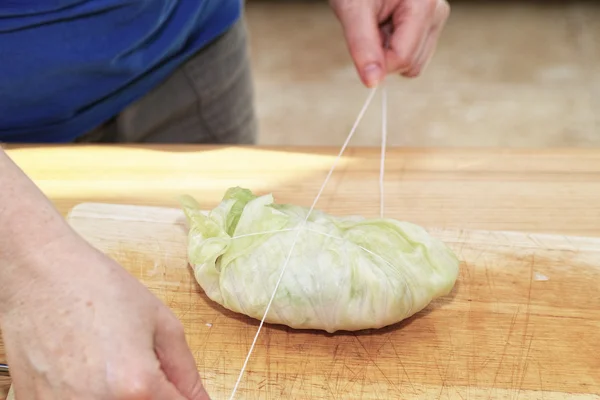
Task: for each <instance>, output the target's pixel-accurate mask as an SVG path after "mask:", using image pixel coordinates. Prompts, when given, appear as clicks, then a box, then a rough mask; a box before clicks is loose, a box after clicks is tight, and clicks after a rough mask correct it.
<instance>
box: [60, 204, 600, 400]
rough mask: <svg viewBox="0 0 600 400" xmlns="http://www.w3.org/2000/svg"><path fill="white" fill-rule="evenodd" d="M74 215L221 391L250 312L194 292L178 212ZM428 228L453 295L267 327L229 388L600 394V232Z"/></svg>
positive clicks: (332, 394)
mask: <svg viewBox="0 0 600 400" xmlns="http://www.w3.org/2000/svg"><path fill="white" fill-rule="evenodd" d="M69 221H70V223H71V224H72V225H73V226H74V227H75V229H76V230H77V231H79V232H80V233H81V234H82V235H83V236H84V237H85V238H86V239H87V240H89V241H90V242H91V243H92V244H93V245H94V246H96V247H98V248H99V249H101V250H102V251H104V252H106V253H107V254H109V255H111V256H112V257H114V258H115V259H116V260H118V261H119V262H120V263H121V264H122V265H124V266H125V267H126V268H127V269H128V270H129V271H130V272H131V273H132V274H134V275H135V276H136V277H138V278H139V279H140V280H141V281H142V282H143V283H144V284H145V285H147V286H148V287H149V288H150V289H151V290H152V291H153V292H154V293H155V294H156V295H157V296H159V297H160V298H161V299H162V300H163V301H164V302H165V303H166V304H167V305H169V306H170V307H171V308H172V309H173V310H175V312H176V313H177V315H178V317H179V318H180V319H181V320H182V321H183V323H184V325H185V327H186V331H187V335H188V340H189V342H190V346H191V348H192V349H193V351H194V355H195V357H196V360H197V362H198V368H199V370H200V372H201V374H202V376H203V377H204V379H205V382H206V386H207V387H208V390H209V392H210V393H211V395H212V396H213V398H214V399H226V398H227V397H228V395H229V393H230V391H231V389H232V388H233V385H234V383H235V379H236V378H237V374H238V373H239V370H240V368H241V366H242V363H243V360H244V357H245V355H246V354H247V351H248V348H249V346H250V344H251V342H252V339H253V335H254V333H255V332H256V329H257V325H258V321H254V320H251V319H249V318H246V317H244V316H241V315H238V314H234V313H232V312H229V311H227V310H225V309H223V308H222V307H220V306H218V305H216V304H215V303H213V302H211V301H210V300H209V299H208V298H207V297H206V296H205V295H204V294H203V293H202V291H201V289H200V288H199V286H198V285H197V284H196V282H195V280H194V279H193V276H192V275H191V270H190V268H189V267H188V265H187V262H186V259H185V256H186V248H185V244H186V225H185V221H184V219H183V215H182V213H181V212H180V211H179V210H176V209H168V208H147V207H138V206H126V205H105V204H82V205H80V206H78V207H76V208H75V209H74V210H73V211H72V213H71V214H70V216H69ZM431 232H432V234H434V235H437V236H439V237H441V238H442V239H443V240H445V241H446V242H447V243H448V244H449V245H450V246H451V247H452V248H453V249H454V250H455V251H456V253H457V255H458V256H459V258H460V259H461V261H462V265H461V273H460V278H459V281H458V283H457V285H456V288H455V290H454V292H453V293H452V294H451V295H450V296H448V297H446V298H443V299H440V300H438V301H435V302H434V303H433V304H431V305H430V307H428V308H427V309H426V310H425V311H424V312H421V313H419V314H418V315H417V316H416V317H414V318H411V319H409V320H407V321H405V322H404V323H400V324H398V325H395V326H391V327H388V328H385V329H382V330H379V331H366V332H359V333H344V334H333V335H329V334H323V333H318V332H311V331H294V330H291V329H286V328H284V327H280V326H267V327H266V328H265V330H264V331H263V332H262V334H261V336H260V338H259V341H258V343H257V346H256V348H255V352H254V356H253V357H252V359H251V361H250V363H249V365H248V372H247V374H246V375H245V377H244V379H243V381H242V389H241V391H240V392H239V395H238V397H237V398H239V399H248V400H258V399H280V398H285V399H323V400H325V399H373V400H374V399H393V398H398V399H399V398H402V399H422V398H436V399H437V398H442V399H447V398H465V399H466V398H469V399H489V398H506V399H514V398H518V399H541V398H553V399H577V398H600V396H598V395H600V357H598V356H597V352H596V350H597V346H598V344H599V343H600V294H599V291H598V288H599V285H600V239H596V238H578V237H567V236H560V235H530V234H524V233H510V232H491V231H469V230H462V231H458V230H431Z"/></svg>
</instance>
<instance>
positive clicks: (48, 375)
mask: <svg viewBox="0 0 600 400" xmlns="http://www.w3.org/2000/svg"><path fill="white" fill-rule="evenodd" d="M18 267H19V268H24V269H27V270H29V271H35V273H34V274H31V273H29V274H23V275H24V276H25V275H27V276H28V279H27V281H26V282H25V281H21V282H19V284H18V285H16V286H15V287H13V288H11V291H12V292H11V296H10V297H9V300H7V301H4V302H3V303H2V304H0V311H1V314H0V324H1V325H0V326H1V328H2V333H3V336H4V342H5V346H6V350H7V358H8V362H9V365H10V370H11V376H12V379H13V388H14V390H15V395H16V398H17V400H19V399H27V400H38V399H39V400H41V399H43V400H59V399H60V400H75V399H77V400H80V399H86V400H100V399H102V400H129V399H131V400H163V399H164V400H209V396H208V394H207V393H206V391H205V390H204V388H203V386H202V383H201V380H200V377H199V375H198V372H197V369H196V364H195V361H194V358H193V356H192V354H191V352H190V350H189V348H188V346H187V343H186V340H185V335H184V332H183V329H182V325H181V324H180V322H179V321H178V320H177V318H176V317H175V315H174V314H172V313H171V311H170V310H169V309H168V308H167V307H166V306H165V305H164V304H163V303H162V302H160V300H159V299H158V298H156V297H155V296H153V295H152V293H151V292H149V291H148V290H147V289H146V288H145V287H144V286H143V285H141V284H140V283H139V282H138V281H137V280H136V279H135V278H134V277H132V276H131V275H129V274H128V273H127V271H125V270H124V269H123V268H122V267H121V266H120V265H118V264H117V263H115V262H114V261H113V260H111V259H110V258H108V257H106V256H105V255H104V254H102V253H100V252H98V251H97V250H95V249H93V248H92V247H91V246H89V245H88V244H87V243H85V242H84V241H83V239H79V238H77V237H69V239H67V240H64V239H61V240H59V241H57V242H55V243H52V244H48V245H47V246H46V247H45V248H43V249H37V251H33V252H30V253H29V256H28V258H27V259H26V260H19V262H18Z"/></svg>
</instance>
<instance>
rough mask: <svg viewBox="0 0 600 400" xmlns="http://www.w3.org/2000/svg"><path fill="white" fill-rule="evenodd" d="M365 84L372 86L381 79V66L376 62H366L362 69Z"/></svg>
mask: <svg viewBox="0 0 600 400" xmlns="http://www.w3.org/2000/svg"><path fill="white" fill-rule="evenodd" d="M363 74H364V78H365V81H366V83H367V86H369V87H374V86H377V84H379V80H380V79H381V67H380V66H379V65H378V64H375V63H373V64H368V65H367V66H366V67H365V68H364V70H363Z"/></svg>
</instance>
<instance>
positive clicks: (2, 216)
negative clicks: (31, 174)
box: [0, 149, 72, 311]
mask: <svg viewBox="0 0 600 400" xmlns="http://www.w3.org/2000/svg"><path fill="white" fill-rule="evenodd" d="M68 235H72V231H71V230H70V228H69V226H68V225H67V224H66V222H65V220H64V219H63V218H62V216H61V215H60V213H58V211H57V210H56V209H55V208H54V206H53V205H52V203H51V202H50V201H49V200H48V199H47V198H46V196H44V194H43V193H42V192H41V191H40V190H39V189H38V188H37V187H36V185H35V184H34V183H33V182H32V181H31V180H30V179H29V178H28V177H27V175H25V173H24V172H23V171H22V170H21V169H20V168H19V167H18V166H17V165H16V164H15V163H14V162H13V161H12V160H11V159H10V158H9V157H8V155H7V154H6V153H5V152H4V151H3V150H2V149H0V311H1V310H2V308H3V306H4V305H6V304H5V303H6V302H7V301H8V299H9V298H10V297H11V296H12V295H13V294H14V292H15V291H18V290H20V288H22V287H23V286H24V285H25V284H26V283H27V281H28V280H31V279H35V276H36V274H37V273H38V272H39V271H33V270H31V268H28V267H25V265H27V264H28V263H27V262H25V260H28V259H30V258H33V257H36V256H39V255H40V254H37V255H36V254H33V253H35V252H44V251H45V250H46V249H47V247H48V245H49V244H50V243H52V242H55V241H57V240H60V239H61V238H63V237H65V236H68Z"/></svg>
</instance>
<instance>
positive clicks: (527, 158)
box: [0, 145, 600, 400]
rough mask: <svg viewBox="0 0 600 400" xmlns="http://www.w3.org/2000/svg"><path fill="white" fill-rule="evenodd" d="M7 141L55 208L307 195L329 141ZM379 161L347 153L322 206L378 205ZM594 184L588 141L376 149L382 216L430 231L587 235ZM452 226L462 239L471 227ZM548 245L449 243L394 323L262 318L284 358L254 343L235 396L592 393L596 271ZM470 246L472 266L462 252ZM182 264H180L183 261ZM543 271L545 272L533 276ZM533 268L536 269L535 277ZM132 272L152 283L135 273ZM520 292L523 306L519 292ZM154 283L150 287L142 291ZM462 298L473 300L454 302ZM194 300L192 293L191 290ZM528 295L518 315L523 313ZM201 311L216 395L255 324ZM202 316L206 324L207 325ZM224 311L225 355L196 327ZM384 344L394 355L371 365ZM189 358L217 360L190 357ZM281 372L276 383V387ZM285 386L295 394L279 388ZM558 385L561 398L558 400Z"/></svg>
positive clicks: (370, 208) (328, 157) (597, 185)
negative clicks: (290, 325)
mask: <svg viewBox="0 0 600 400" xmlns="http://www.w3.org/2000/svg"><path fill="white" fill-rule="evenodd" d="M5 147H6V148H7V149H8V150H7V152H8V154H9V156H11V157H12V158H13V160H15V162H16V163H17V164H18V165H19V166H20V167H21V168H22V169H23V170H24V171H25V172H26V173H27V174H28V175H29V176H30V177H31V178H32V179H33V180H34V182H35V183H36V184H38V186H39V187H40V188H41V189H42V190H43V191H44V193H45V194H46V195H47V196H48V197H49V198H50V199H51V200H52V201H53V202H54V204H55V205H56V206H57V207H58V209H59V210H60V211H61V213H62V214H63V215H66V214H67V213H68V211H69V210H70V209H71V208H72V207H73V206H75V205H76V204H78V203H81V202H85V201H92V202H109V203H122V204H135V205H155V206H175V205H176V200H175V197H176V196H177V195H179V194H181V193H190V194H193V195H194V196H195V197H197V198H198V199H200V200H202V201H203V204H206V205H207V207H214V206H215V205H216V204H217V202H218V200H219V198H220V196H221V195H222V193H223V191H224V190H226V189H227V188H228V187H230V186H233V185H242V186H246V187H249V188H252V189H254V190H257V191H260V192H263V193H264V192H267V191H273V192H274V193H275V195H276V197H277V198H278V199H279V200H280V201H284V202H293V203H296V204H300V205H306V206H308V205H310V202H311V201H312V199H313V198H314V195H315V194H316V192H317V191H318V188H319V185H320V183H321V182H322V180H323V178H324V176H325V174H326V173H327V170H328V168H329V167H330V166H331V162H332V161H333V158H334V156H335V154H336V153H337V151H338V149H337V148H319V147H310V148H264V147H251V148H239V147H227V146H224V147H219V146H172V145H143V146H140V145H130V146H97V145H66V146H65V145H59V146H53V145H42V146H38V145H27V146H20V145H19V146H15V145H11V146H5ZM378 168H379V151H378V149H372V148H350V149H348V152H347V155H346V156H345V157H344V159H343V160H342V161H341V162H340V163H339V165H338V171H337V172H336V173H335V174H334V175H333V177H332V180H331V182H330V184H329V185H328V188H327V189H326V190H325V192H324V195H323V197H322V199H321V201H320V203H319V207H320V208H322V209H325V210H326V211H328V212H332V213H337V214H362V215H365V216H375V215H377V213H378V197H377V179H378ZM599 194H600V151H598V150H597V149H544V150H540V149H535V150H528V149H390V151H389V154H388V157H387V173H386V195H387V203H386V204H387V210H388V211H387V212H388V215H390V216H393V217H396V218H400V219H406V220H410V221H412V222H415V223H418V224H421V225H423V226H425V227H430V228H445V229H447V231H439V232H440V233H441V232H452V231H453V230H457V229H461V228H466V229H472V230H512V231H521V232H537V233H548V234H557V235H576V236H592V237H600V203H599V202H598V201H597V199H598V196H599ZM464 235H465V234H463V239H462V240H463V241H464V240H466V239H465V237H471V235H472V233H469V235H468V236H464ZM510 237H511V238H515V237H516V236H514V235H510ZM556 240H558V239H556V238H555V241H556ZM570 240H571V241H574V243H580V242H581V241H583V242H585V243H591V242H590V241H592V242H594V241H593V240H592V239H570ZM555 241H552V240H549V239H547V238H546V241H543V242H542V243H545V245H544V246H545V247H550V248H552V250H547V249H544V247H543V246H542V247H537V248H534V247H531V248H528V247H527V246H523V247H519V246H515V247H514V248H513V249H512V251H509V250H508V248H509V247H507V245H506V243H505V244H504V245H503V246H504V247H500V248H498V247H496V245H497V243H498V241H496V242H493V243H488V242H489V241H488V242H481V243H482V244H479V245H474V244H469V245H468V246H467V245H465V246H462V250H461V252H462V254H463V256H462V257H463V258H464V260H466V264H464V265H463V269H462V274H461V278H460V281H459V284H458V285H457V289H456V293H455V294H454V295H453V297H451V298H450V300H451V301H445V302H444V301H442V302H440V304H439V305H438V306H436V305H433V306H432V311H431V312H429V313H423V315H421V316H420V317H416V318H414V319H413V320H411V321H410V322H409V323H406V324H403V325H402V326H400V327H394V328H390V329H388V330H382V331H379V332H373V333H370V334H366V335H365V334H361V335H358V336H357V337H356V338H355V337H354V336H353V335H336V336H327V335H315V334H311V333H307V332H295V333H294V334H293V335H285V336H280V335H281V334H283V333H284V332H285V330H283V331H282V330H281V329H276V328H275V327H269V329H267V330H265V333H266V334H265V335H264V336H263V337H262V338H261V340H262V342H261V343H259V346H262V347H263V348H264V346H265V343H270V345H269V346H268V347H269V348H270V349H272V348H274V347H277V348H283V350H282V352H283V353H282V352H280V353H277V354H275V353H272V352H267V353H265V352H260V351H257V353H256V355H255V357H254V358H253V361H252V362H253V363H254V364H253V365H251V372H250V374H249V375H247V376H246V378H247V379H250V380H251V381H249V382H262V383H261V384H256V385H254V386H252V388H253V390H254V392H252V394H251V395H247V394H245V395H246V396H247V397H246V398H249V399H253V398H303V397H302V396H305V397H304V398H306V393H309V394H310V393H311V392H310V391H311V390H314V392H313V393H322V392H326V393H329V397H325V398H348V399H354V398H360V394H361V390H362V389H361V388H365V389H364V391H365V392H367V393H370V394H369V395H370V396H375V397H374V398H377V397H376V396H377V394H378V393H379V394H380V398H385V394H386V392H377V388H382V387H383V386H382V385H384V384H383V383H382V382H387V380H385V379H386V378H384V380H383V381H382V380H381V379H379V380H375V379H376V378H377V376H378V374H385V376H386V377H387V379H389V381H390V382H392V383H393V384H388V385H387V386H388V387H389V388H392V389H390V390H392V392H388V393H391V394H389V397H388V398H400V397H402V398H411V397H410V396H412V397H413V398H418V395H415V394H414V393H415V391H416V392H417V393H419V392H418V391H419V390H421V391H423V392H422V393H426V394H429V395H428V396H427V395H425V394H423V396H422V398H440V397H441V398H461V397H460V396H462V397H463V398H477V397H476V396H479V398H492V399H493V398H506V399H513V398H519V399H524V398H531V399H538V398H539V399H552V398H560V399H563V398H578V396H579V397H581V398H595V397H592V395H591V394H597V393H598V380H599V379H598V375H597V371H598V369H599V368H598V365H597V364H593V363H594V362H595V361H594V360H595V359H596V358H597V357H595V356H594V354H596V353H595V351H594V349H595V348H592V347H591V345H590V343H594V342H593V340H595V343H598V337H597V332H598V326H597V321H598V319H597V314H595V311H594V307H595V309H596V310H597V309H598V307H597V306H598V300H597V298H594V294H595V292H594V291H592V292H591V293H589V291H590V288H593V289H595V288H596V287H597V285H596V286H594V284H595V283H597V282H598V280H597V279H596V280H594V279H587V278H584V277H585V276H586V275H585V274H586V273H587V272H586V271H592V273H595V272H593V271H595V270H594V269H593V267H594V266H596V265H599V264H598V262H597V258H596V253H595V250H594V249H595V248H597V244H596V243H595V242H594V244H593V245H589V246H588V245H583V244H581V245H580V244H577V245H574V247H571V248H569V247H565V246H566V244H565V242H564V240H559V242H560V243H558V242H557V245H556V246H554V244H553V243H554V242H555ZM134 242H135V241H134ZM450 244H451V245H452V243H450ZM559 244H560V246H562V248H561V247H560V246H559ZM129 245H131V243H130V244H129ZM457 245H458V244H455V246H457ZM586 246H588V247H586ZM554 247H557V249H554ZM142 248H144V246H142ZM574 248H578V251H577V252H575V251H573V249H574ZM498 249H500V250H498ZM534 249H535V251H533V250H534ZM569 249H570V250H569ZM132 251H133V253H132ZM135 251H136V250H135V247H134V248H133V250H128V251H121V252H120V253H118V254H117V255H118V256H119V257H120V258H121V259H122V260H123V261H124V262H123V263H124V264H127V261H128V260H130V257H132V254H135V257H137V258H134V259H133V260H132V261H131V262H132V263H133V264H130V265H128V266H127V267H128V268H131V266H132V265H133V266H135V268H138V269H137V270H135V271H133V272H134V273H135V274H136V276H137V274H138V273H140V272H144V273H148V272H147V271H148V268H150V267H148V265H149V264H148V263H152V265H154V261H153V255H152V254H153V253H152V252H150V253H143V252H139V253H135ZM477 254H479V256H477ZM469 257H471V260H473V259H477V261H471V262H470V261H469V259H470V258H469ZM477 257H479V258H477ZM167 260H169V262H170V263H173V262H175V260H176V259H171V258H168V259H167ZM182 262H183V261H182V259H181V260H179V261H177V263H179V264H177V265H179V267H178V268H181V271H184V270H185V267H184V266H182V264H181V263H182ZM532 263H533V264H532ZM542 266H545V268H548V269H549V270H548V271H550V272H552V271H554V272H552V274H550V273H544V269H543V268H541V267H542ZM528 268H529V269H528ZM532 269H533V270H534V275H533V277H534V279H533V280H531V274H530V270H532ZM171 270H172V269H169V271H171ZM538 270H539V271H538ZM503 271H515V272H514V274H517V275H514V276H512V275H510V276H508V275H506V273H505V272H503ZM467 272H469V273H470V275H465V274H466V273H467ZM536 272H537V273H539V274H542V275H545V276H548V277H549V280H547V281H544V280H536V279H535V278H536V275H535V273H536ZM511 273H513V272H511ZM168 276H170V275H168ZM184 277H185V279H188V277H186V276H184ZM537 277H538V278H543V277H542V276H541V275H539V276H537ZM500 278H502V279H500ZM509 278H511V279H512V280H511V281H510V282H509V283H507V282H508V281H507V280H506V279H509ZM517 278H518V279H517ZM142 279H146V280H145V281H144V282H149V281H148V277H146V278H143V276H142ZM168 279H171V278H168ZM465 282H471V283H470V284H468V285H467V284H466V283H465ZM529 282H531V286H527V285H529ZM187 284H188V285H192V283H190V282H188V283H187ZM150 286H151V285H150ZM192 287H193V285H192ZM529 287H531V289H532V290H531V299H532V301H529V303H528V302H527V300H526V299H527V298H529V297H528V296H529ZM151 288H152V286H151ZM153 290H158V291H160V290H162V289H160V288H158V287H156V286H155V287H154V289H153ZM171 290H172V288H171ZM164 293H166V294H168V293H169V292H168V291H167V292H164ZM469 293H470V295H471V296H473V297H470V298H471V301H468V300H469V298H468V297H466V296H468V295H469ZM159 294H160V293H159ZM526 295H527V297H524V296H526ZM194 296H198V298H200V299H201V301H202V299H204V298H203V296H202V294H201V293H200V292H197V293H196V294H195V295H194ZM166 299H167V300H168V298H166ZM474 299H478V301H475V300H474ZM205 300H206V299H204V301H205ZM173 304H174V303H173ZM198 304H201V303H198ZM207 304H209V303H207ZM527 304H529V310H530V312H529V314H526V313H525V312H526V310H527V309H528V308H527ZM210 310H212V312H213V313H212V314H211V313H210ZM210 310H209V313H208V314H206V316H205V317H198V318H201V320H194V321H192V322H191V323H192V325H190V326H192V327H193V330H194V331H195V330H196V329H197V330H198V332H201V335H205V336H207V335H208V339H209V340H208V343H209V345H204V344H203V343H202V342H198V341H197V340H199V339H194V337H195V336H192V337H191V338H190V339H191V340H192V341H193V342H194V343H195V345H196V346H197V347H196V352H197V357H198V358H199V366H200V367H201V368H202V372H203V373H204V374H205V376H206V379H207V381H208V382H207V385H209V387H210V388H211V391H213V392H214V393H215V397H214V398H215V399H219V398H225V397H224V396H221V395H220V394H219V393H225V392H226V390H225V389H229V388H226V386H227V385H229V384H230V383H231V380H232V379H233V377H232V374H233V372H232V373H231V374H229V375H223V374H221V373H220V372H219V371H222V370H223V368H225V366H226V364H225V363H226V362H231V363H235V362H238V361H240V359H239V357H241V354H245V352H246V350H247V349H246V348H242V349H240V346H241V347H244V344H245V343H247V341H248V340H249V338H251V336H252V335H253V334H254V332H255V331H254V329H255V328H256V326H254V325H252V323H251V322H247V323H246V322H244V321H239V320H236V319H235V316H233V315H228V314H226V313H224V312H222V311H221V310H219V309H218V308H217V309H216V310H214V309H213V308H212V307H211V308H210ZM532 310H533V311H532ZM198 313H199V312H198ZM203 315H204V314H203ZM565 315H569V316H565ZM213 317H214V318H216V319H217V320H216V322H215V321H214V320H213V321H211V320H210V318H213ZM187 318H192V316H188V317H187ZM204 321H206V322H204ZM222 321H227V323H229V324H230V325H229V326H232V327H233V326H236V325H233V324H241V325H239V326H240V327H243V328H240V330H238V331H233V332H234V333H233V334H231V333H230V334H229V335H228V336H227V337H226V338H225V339H224V340H226V341H227V340H229V342H234V344H236V345H237V347H235V346H233V345H232V346H231V348H230V349H228V352H230V353H231V354H232V355H231V356H230V358H227V357H224V358H223V357H221V358H219V357H218V355H222V354H221V353H220V352H219V347H215V343H218V341H217V340H216V339H214V338H212V337H213V335H214V336H215V337H218V335H215V331H212V333H209V332H210V330H209V326H207V325H206V323H208V324H211V323H213V326H215V327H217V329H222V328H221V325H220V323H221V322H222ZM229 321H235V322H229ZM227 323H225V325H226V326H227ZM563 327H564V328H563ZM561 329H562V330H561ZM204 330H205V331H204ZM216 332H218V331H216ZM569 335H575V336H572V337H569ZM594 335H596V336H594ZM228 338H229V339H228ZM567 338H568V340H567ZM392 339H395V340H392ZM523 342H525V344H527V347H525V346H524V345H523ZM360 343H362V345H364V348H363V347H362V345H360ZM529 344H530V345H531V347H529ZM198 346H199V347H198ZM484 350H485V351H484ZM394 351H395V352H398V354H399V355H401V356H402V357H396V356H395V353H394ZM527 351H528V353H527ZM486 352H487V353H486ZM390 354H394V357H393V358H394V360H395V361H394V363H387V362H386V363H382V360H386V359H388V358H389V357H390ZM527 354H529V355H528V356H527V357H526V355H527ZM211 357H212V358H211ZM200 358H202V359H203V360H213V361H214V363H213V364H207V363H206V362H204V363H203V362H202V360H200ZM227 360H229V361H227ZM365 360H367V361H365ZM521 360H527V361H521ZM2 361H5V357H4V348H3V346H2V343H1V341H0V362H2ZM432 364H434V366H433V367H431V365H432ZM261 365H262V366H263V367H264V368H265V369H266V371H265V370H261ZM402 366H403V367H402ZM234 367H235V368H239V367H241V363H239V365H235V366H232V367H231V368H234ZM399 368H400V369H399ZM299 370H301V371H304V372H306V371H308V373H309V375H306V374H304V375H303V374H300V373H298V371H299ZM311 370H314V373H311V372H310V371H311ZM253 371H256V372H253ZM261 371H262V372H261ZM324 371H325V372H324ZM405 371H406V372H405ZM381 376H383V375H381ZM338 377H339V379H338ZM344 377H345V378H344ZM267 378H269V379H267ZM344 379H346V380H344ZM409 379H410V383H409ZM263 380H264V381H263ZM290 381H293V383H290ZM278 382H284V383H285V385H284V386H281V387H280V386H278V385H282V384H280V383H278ZM378 385H379V386H378ZM396 387H399V388H404V389H403V390H405V395H406V397H405V396H398V395H397V394H396V392H395V391H394V390H396V389H395V388H396ZM406 387H408V389H407V388H406ZM284 388H286V390H289V391H291V392H292V393H293V395H292V396H290V394H289V392H282V390H283V389H284ZM442 388H444V389H443V390H442ZM492 388H496V389H493V390H492ZM7 389H8V381H7V380H4V381H2V380H0V398H2V397H3V396H2V393H6V390H7ZM335 390H337V391H338V392H339V393H342V394H343V393H350V394H349V395H348V394H347V395H345V397H344V395H342V394H340V395H339V396H340V397H335V396H334V395H331V391H335ZM386 390H387V389H386ZM541 390H543V392H542V391H541ZM569 390H570V391H571V392H572V394H571V395H569V396H567V395H565V394H564V393H567V392H569ZM552 391H554V392H555V393H556V394H555V395H554V397H553V396H552V395H551V392H552ZM334 393H335V392H334ZM411 393H413V394H411ZM585 393H587V394H588V395H589V397H585ZM267 394H269V395H270V396H271V397H267ZM252 396H254V397H252ZM294 396H297V397H294ZM239 398H244V397H243V396H240V397H239ZM308 398H310V396H309V397H308ZM316 398H318V397H316ZM363 398H365V399H366V398H369V397H367V396H366V395H365V396H363ZM19 400H21V399H19Z"/></svg>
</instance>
